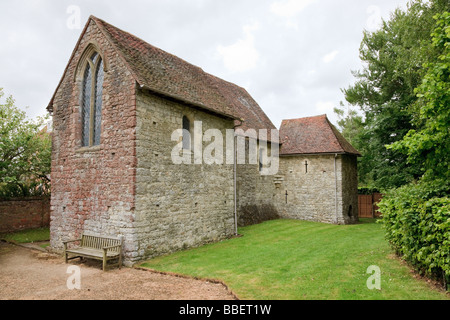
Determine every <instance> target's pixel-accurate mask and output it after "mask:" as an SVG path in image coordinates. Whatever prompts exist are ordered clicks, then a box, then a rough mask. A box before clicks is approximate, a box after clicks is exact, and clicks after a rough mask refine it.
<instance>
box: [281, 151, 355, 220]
mask: <svg viewBox="0 0 450 320" xmlns="http://www.w3.org/2000/svg"><path fill="white" fill-rule="evenodd" d="M305 163H307V165H306V164H305ZM286 193H287V195H286ZM275 204H276V208H277V209H278V212H279V214H280V215H281V216H282V217H284V218H288V219H300V220H308V221H317V222H324V223H334V224H336V223H337V224H348V223H354V222H356V221H357V215H356V219H355V217H354V216H353V214H354V213H355V212H356V213H357V212H358V211H357V210H358V203H357V179H356V159H355V157H354V156H347V155H337V157H336V158H335V155H331V154H330V155H296V156H282V157H281V158H280V176H279V187H278V193H277V197H276V198H275ZM350 205H351V206H352V209H351V212H352V215H351V216H348V212H349V211H348V210H349V208H350ZM355 210H356V211H355Z"/></svg>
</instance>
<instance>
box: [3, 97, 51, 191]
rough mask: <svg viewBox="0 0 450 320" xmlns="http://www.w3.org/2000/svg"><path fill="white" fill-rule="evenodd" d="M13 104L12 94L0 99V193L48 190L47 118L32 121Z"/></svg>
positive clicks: (48, 143)
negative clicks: (45, 129) (44, 128)
mask: <svg viewBox="0 0 450 320" xmlns="http://www.w3.org/2000/svg"><path fill="white" fill-rule="evenodd" d="M3 96H4V93H3V89H2V88H0V99H2V98H3ZM14 103H15V102H14V99H13V98H12V97H11V96H9V97H7V98H6V101H4V102H1V100H0V196H2V197H14V196H28V195H33V194H36V193H37V194H41V193H43V192H45V191H44V190H48V189H49V182H50V180H49V174H50V165H51V139H50V135H49V134H48V133H47V132H45V131H43V130H42V128H43V124H44V121H45V119H44V118H42V117H39V118H38V119H37V120H36V121H30V120H28V119H27V118H26V114H25V112H24V111H21V110H19V109H18V108H17V107H15V105H14Z"/></svg>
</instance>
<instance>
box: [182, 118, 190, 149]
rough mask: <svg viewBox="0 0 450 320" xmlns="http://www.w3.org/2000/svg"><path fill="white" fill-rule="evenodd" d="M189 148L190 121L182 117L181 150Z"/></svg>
mask: <svg viewBox="0 0 450 320" xmlns="http://www.w3.org/2000/svg"><path fill="white" fill-rule="evenodd" d="M190 148H191V121H190V120H189V119H188V118H187V117H186V116H183V149H186V150H189V149H190Z"/></svg>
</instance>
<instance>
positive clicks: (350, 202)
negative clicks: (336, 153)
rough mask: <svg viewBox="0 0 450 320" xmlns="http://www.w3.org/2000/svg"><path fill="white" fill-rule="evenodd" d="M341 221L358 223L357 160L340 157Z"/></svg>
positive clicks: (345, 156)
mask: <svg viewBox="0 0 450 320" xmlns="http://www.w3.org/2000/svg"><path fill="white" fill-rule="evenodd" d="M341 172H342V181H341V184H342V187H341V188H342V204H341V206H342V209H341V210H342V219H343V222H344V223H345V224H349V223H356V222H358V171H357V158H356V156H352V155H342V156H341Z"/></svg>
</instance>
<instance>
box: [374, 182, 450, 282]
mask: <svg viewBox="0 0 450 320" xmlns="http://www.w3.org/2000/svg"><path fill="white" fill-rule="evenodd" d="M448 190H449V188H448V182H446V181H442V180H440V181H434V182H424V181H421V182H419V183H413V184H409V185H406V186H403V187H401V188H398V189H395V190H391V191H390V192H388V193H387V194H386V195H385V197H384V198H383V199H382V201H381V202H380V204H379V207H380V211H381V213H382V222H383V224H384V227H385V230H386V239H387V240H388V241H389V243H390V244H391V246H392V247H393V248H394V250H395V251H396V252H397V254H399V255H401V256H403V258H404V259H405V260H407V261H408V262H410V263H411V264H412V265H413V266H414V267H415V268H416V269H417V270H419V271H420V272H421V273H425V274H426V275H428V276H434V277H435V278H437V279H439V280H443V281H444V284H447V283H448V282H449V280H450V198H449V197H448Z"/></svg>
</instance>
